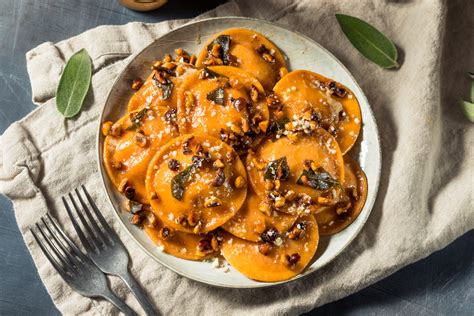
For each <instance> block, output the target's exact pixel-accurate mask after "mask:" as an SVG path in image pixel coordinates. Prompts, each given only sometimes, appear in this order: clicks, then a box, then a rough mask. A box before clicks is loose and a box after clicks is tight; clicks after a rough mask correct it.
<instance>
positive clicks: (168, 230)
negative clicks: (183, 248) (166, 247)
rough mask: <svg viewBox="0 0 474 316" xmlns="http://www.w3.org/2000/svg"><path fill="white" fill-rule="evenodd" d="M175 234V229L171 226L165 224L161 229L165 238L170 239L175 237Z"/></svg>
mask: <svg viewBox="0 0 474 316" xmlns="http://www.w3.org/2000/svg"><path fill="white" fill-rule="evenodd" d="M173 235H174V229H173V228H171V227H167V226H163V227H162V228H161V229H160V237H161V238H163V239H168V238H170V237H173Z"/></svg>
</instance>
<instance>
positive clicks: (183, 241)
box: [143, 219, 214, 260]
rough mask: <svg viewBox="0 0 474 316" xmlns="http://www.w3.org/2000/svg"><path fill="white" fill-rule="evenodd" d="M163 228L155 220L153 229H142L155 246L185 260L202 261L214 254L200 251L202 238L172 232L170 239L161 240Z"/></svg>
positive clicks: (145, 227)
mask: <svg viewBox="0 0 474 316" xmlns="http://www.w3.org/2000/svg"><path fill="white" fill-rule="evenodd" d="M163 227H164V225H163V223H162V222H161V221H160V220H158V219H157V220H156V225H155V226H154V227H149V226H147V225H145V226H144V227H143V229H144V230H145V232H146V233H147V235H148V236H149V237H150V238H151V239H152V240H153V241H154V242H155V243H156V244H158V245H159V246H162V247H163V251H164V252H166V253H168V254H170V255H172V256H175V257H178V258H182V259H187V260H204V259H207V258H209V257H210V256H212V255H213V254H214V253H213V252H212V251H210V252H203V251H201V250H200V247H199V245H200V243H201V242H202V240H203V236H199V235H195V234H189V233H183V232H180V231H173V233H172V234H171V236H170V237H168V238H163V236H162V229H163Z"/></svg>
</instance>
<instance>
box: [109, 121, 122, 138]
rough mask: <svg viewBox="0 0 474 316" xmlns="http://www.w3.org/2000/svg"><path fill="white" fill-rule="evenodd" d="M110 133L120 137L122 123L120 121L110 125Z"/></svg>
mask: <svg viewBox="0 0 474 316" xmlns="http://www.w3.org/2000/svg"><path fill="white" fill-rule="evenodd" d="M110 135H112V136H114V137H120V135H122V125H121V124H120V123H115V124H113V125H112V127H110Z"/></svg>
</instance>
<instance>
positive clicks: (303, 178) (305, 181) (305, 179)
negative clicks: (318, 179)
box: [300, 176, 308, 185]
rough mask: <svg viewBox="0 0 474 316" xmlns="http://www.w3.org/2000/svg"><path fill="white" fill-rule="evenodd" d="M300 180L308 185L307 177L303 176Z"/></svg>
mask: <svg viewBox="0 0 474 316" xmlns="http://www.w3.org/2000/svg"><path fill="white" fill-rule="evenodd" d="M300 180H301V182H302V183H303V184H304V185H307V184H308V177H307V176H301V178H300Z"/></svg>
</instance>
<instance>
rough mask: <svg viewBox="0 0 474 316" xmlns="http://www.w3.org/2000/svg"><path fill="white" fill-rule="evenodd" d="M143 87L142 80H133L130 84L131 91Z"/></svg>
mask: <svg viewBox="0 0 474 316" xmlns="http://www.w3.org/2000/svg"><path fill="white" fill-rule="evenodd" d="M142 85H143V81H142V79H140V78H138V79H135V80H133V82H132V89H133V90H138V89H140V87H141V86H142Z"/></svg>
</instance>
